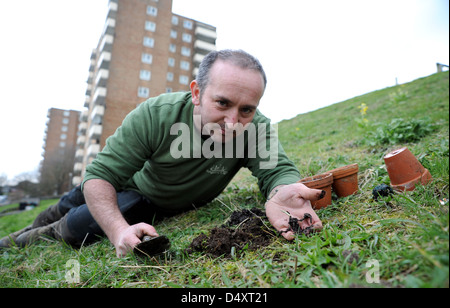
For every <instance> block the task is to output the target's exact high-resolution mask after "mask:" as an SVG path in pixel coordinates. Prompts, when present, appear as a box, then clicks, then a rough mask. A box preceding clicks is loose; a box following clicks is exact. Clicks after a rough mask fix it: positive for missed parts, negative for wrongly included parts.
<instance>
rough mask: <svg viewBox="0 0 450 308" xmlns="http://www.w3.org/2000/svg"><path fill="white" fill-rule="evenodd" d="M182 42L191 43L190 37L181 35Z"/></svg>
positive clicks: (186, 34) (184, 34)
mask: <svg viewBox="0 0 450 308" xmlns="http://www.w3.org/2000/svg"><path fill="white" fill-rule="evenodd" d="M183 42H186V43H190V42H192V35H190V34H188V33H183Z"/></svg>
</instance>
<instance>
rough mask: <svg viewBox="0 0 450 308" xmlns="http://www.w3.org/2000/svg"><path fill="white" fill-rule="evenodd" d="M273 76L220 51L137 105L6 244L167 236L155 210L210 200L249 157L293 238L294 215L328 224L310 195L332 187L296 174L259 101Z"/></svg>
mask: <svg viewBox="0 0 450 308" xmlns="http://www.w3.org/2000/svg"><path fill="white" fill-rule="evenodd" d="M266 84H267V80H266V75H265V72H264V70H263V68H262V66H261V64H260V63H259V61H258V60H257V59H255V58H254V57H253V56H251V55H249V54H247V53H246V52H244V51H235V50H224V51H218V52H211V53H210V54H208V55H207V56H206V57H205V59H204V60H203V61H202V64H201V65H200V68H199V73H198V76H197V79H196V80H194V81H193V82H192V83H191V85H190V88H191V91H190V92H189V93H173V94H164V95H161V96H159V97H156V98H151V99H149V100H147V101H146V102H144V103H142V104H141V105H140V106H139V107H138V108H136V109H135V110H134V111H132V112H131V113H130V114H129V115H128V116H127V117H126V118H125V120H124V121H123V123H122V126H121V127H119V128H118V129H117V131H116V133H115V134H114V135H113V136H112V137H110V138H108V140H107V143H106V146H105V148H104V149H103V150H102V152H101V153H99V154H98V155H97V157H96V159H95V160H94V161H93V162H92V163H91V164H90V165H89V166H88V167H87V168H86V174H85V177H84V180H83V183H82V184H81V186H80V187H77V188H75V189H74V190H72V191H71V192H70V193H69V194H68V195H67V196H65V197H63V198H62V199H61V200H60V202H59V203H58V204H57V205H55V206H53V207H50V208H49V209H48V210H46V211H44V212H43V213H41V214H40V215H39V216H38V217H37V219H36V221H35V223H34V224H33V226H31V227H30V228H27V229H25V230H21V231H19V232H17V233H16V234H12V235H10V237H8V238H4V239H3V240H2V241H1V242H0V246H8V245H10V244H11V240H14V241H15V243H16V244H17V245H20V246H24V245H26V244H28V243H31V242H33V241H35V240H37V239H39V238H41V237H42V236H48V237H53V238H56V239H58V240H62V241H65V242H67V243H69V244H71V245H74V246H79V245H81V244H83V243H85V244H87V243H90V242H92V241H94V240H95V239H96V238H97V237H98V235H103V234H105V235H106V236H107V237H108V239H109V240H110V241H111V243H112V244H113V245H114V246H115V248H116V253H117V256H118V257H121V256H124V255H126V254H127V253H128V252H130V251H131V250H132V249H133V248H134V247H135V246H136V245H137V244H139V243H140V242H141V239H142V237H143V236H144V235H149V236H158V233H157V231H156V229H155V228H154V227H153V226H152V224H153V221H154V219H155V217H165V216H171V215H175V214H178V213H181V212H183V211H187V210H190V209H193V208H196V207H199V206H202V205H204V204H207V203H208V202H210V201H212V200H213V199H214V198H215V197H217V196H218V195H219V194H220V193H221V192H222V191H223V189H224V188H225V187H226V186H227V185H228V183H229V182H230V181H231V180H232V178H233V176H234V175H235V174H236V173H237V172H238V170H239V169H240V168H242V167H246V168H249V169H250V170H251V171H252V174H253V175H254V176H256V177H257V178H258V185H259V187H260V190H261V192H262V193H263V194H264V195H265V196H266V197H267V199H268V201H267V203H266V204H265V208H266V214H267V217H268V218H269V221H270V223H271V224H272V225H273V226H274V227H275V228H276V229H277V230H278V231H281V232H282V233H281V234H282V235H283V236H284V237H285V238H286V239H288V240H292V239H293V238H294V234H293V232H292V230H291V228H290V227H289V215H291V216H293V217H296V218H303V217H304V215H305V214H309V215H311V217H312V218H311V219H305V220H302V221H301V222H300V226H301V227H302V228H305V227H310V226H312V225H313V226H314V228H315V229H321V228H322V223H321V221H320V219H319V218H318V216H317V215H316V213H315V212H314V211H313V209H312V207H311V203H310V201H309V200H317V199H318V198H320V197H321V196H323V194H322V191H320V190H314V189H309V188H307V187H306V186H304V185H303V184H299V183H296V182H298V180H299V179H300V174H299V172H298V170H297V169H296V167H295V166H294V164H293V163H292V162H291V161H290V160H289V159H288V158H287V157H286V154H285V153H284V150H283V149H282V147H281V145H279V143H278V141H277V139H275V137H276V136H274V132H273V129H271V128H270V125H269V124H270V121H269V120H268V119H267V118H266V117H264V116H263V115H262V114H261V113H260V112H259V111H258V110H257V108H258V106H259V102H260V99H261V98H262V96H263V94H264V91H265V88H266ZM180 133H181V134H180ZM274 140H275V141H276V142H274ZM230 149H231V150H230ZM267 158H269V161H267Z"/></svg>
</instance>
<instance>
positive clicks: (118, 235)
mask: <svg viewBox="0 0 450 308" xmlns="http://www.w3.org/2000/svg"><path fill="white" fill-rule="evenodd" d="M145 235H150V236H152V237H156V236H159V235H158V233H157V232H156V230H155V228H154V227H153V226H151V225H148V224H145V223H140V224H136V225H132V226H128V227H126V228H123V229H119V230H117V231H116V232H115V235H114V236H113V237H112V238H111V242H112V244H113V245H114V247H116V254H117V257H119V258H120V257H123V256H125V255H126V254H127V253H128V252H130V251H132V250H133V248H134V247H135V246H136V245H137V244H139V243H140V242H141V238H143V237H144V236H145Z"/></svg>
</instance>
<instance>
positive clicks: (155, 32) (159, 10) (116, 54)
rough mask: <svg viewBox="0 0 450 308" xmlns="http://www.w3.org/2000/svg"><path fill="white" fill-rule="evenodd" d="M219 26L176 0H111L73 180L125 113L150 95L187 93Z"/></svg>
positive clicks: (94, 62)
mask: <svg viewBox="0 0 450 308" xmlns="http://www.w3.org/2000/svg"><path fill="white" fill-rule="evenodd" d="M216 37H217V35H216V28H215V27H213V26H211V25H207V24H204V23H202V22H199V21H196V20H193V19H189V18H186V17H184V16H180V15H177V14H174V13H172V0H110V1H109V3H108V14H107V17H106V22H105V27H104V30H103V33H102V34H101V37H100V40H99V43H98V46H97V48H95V49H94V50H93V52H92V55H91V65H90V68H89V78H88V81H87V90H86V101H85V104H84V106H85V107H86V110H85V111H83V112H82V115H81V118H80V119H81V123H80V128H79V133H78V134H79V137H78V150H77V153H76V163H75V167H74V174H75V177H74V178H73V184H75V185H76V184H78V183H80V182H81V181H82V178H83V175H84V170H85V168H86V166H87V164H89V163H90V162H91V161H92V160H93V159H94V158H95V156H96V155H97V153H99V152H100V151H101V149H102V148H103V147H104V145H105V142H106V139H107V138H108V137H109V136H111V135H112V134H114V132H115V130H116V129H117V128H118V127H119V126H120V125H121V123H122V121H123V119H124V118H125V116H126V115H127V114H128V113H130V111H132V110H133V109H134V108H136V107H137V106H138V105H139V104H140V103H141V102H143V101H145V100H146V99H147V98H149V97H154V96H158V95H159V94H162V93H167V92H176V91H188V90H189V84H190V82H191V81H192V80H193V79H194V78H195V77H196V75H197V71H198V66H199V64H200V62H201V61H202V59H203V58H204V56H205V55H206V54H207V53H209V52H210V51H212V50H215V42H216Z"/></svg>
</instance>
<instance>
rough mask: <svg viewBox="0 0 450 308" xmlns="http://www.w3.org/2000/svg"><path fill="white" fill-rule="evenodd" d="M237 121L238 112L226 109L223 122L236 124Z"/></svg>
mask: <svg viewBox="0 0 450 308" xmlns="http://www.w3.org/2000/svg"><path fill="white" fill-rule="evenodd" d="M238 122H239V112H238V111H237V110H228V111H227V113H226V115H225V123H229V124H232V125H234V124H236V123H238Z"/></svg>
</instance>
